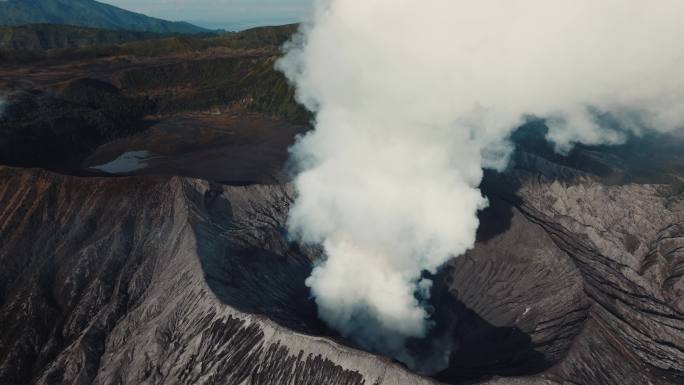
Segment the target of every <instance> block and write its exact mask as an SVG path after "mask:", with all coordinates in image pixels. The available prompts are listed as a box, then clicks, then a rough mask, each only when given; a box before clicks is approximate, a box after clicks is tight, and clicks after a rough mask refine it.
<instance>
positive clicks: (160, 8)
mask: <svg viewBox="0 0 684 385" xmlns="http://www.w3.org/2000/svg"><path fill="white" fill-rule="evenodd" d="M100 1H101V2H103V3H108V4H112V5H115V6H117V7H121V8H124V9H127V10H130V11H135V12H140V13H144V14H146V15H148V16H154V17H159V18H162V19H168V20H184V21H189V22H192V23H195V24H198V25H201V26H204V27H209V28H225V29H241V28H247V27H252V26H257V25H276V24H287V23H292V22H297V21H301V19H302V18H303V17H304V16H305V15H306V14H307V13H308V12H309V9H310V7H311V3H312V0H100Z"/></svg>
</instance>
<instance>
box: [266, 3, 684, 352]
mask: <svg viewBox="0 0 684 385" xmlns="http://www.w3.org/2000/svg"><path fill="white" fill-rule="evenodd" d="M681 15H684V2H681V1H678V0H676V1H675V0H663V1H659V2H657V3H653V2H637V1H624V0H572V1H570V0H565V1H548V0H518V1H511V0H478V1H475V0H470V1H465V0H432V1H429V2H425V1H420V0H366V1H357V0H321V1H318V2H316V5H315V11H314V14H313V16H312V18H311V21H310V22H309V23H307V24H306V25H304V26H303V27H302V30H301V34H300V35H299V36H297V37H296V38H295V39H294V41H293V42H292V43H291V44H290V45H289V46H288V48H287V53H286V55H285V57H284V58H283V59H281V60H280V62H279V63H278V68H279V69H280V70H282V71H283V72H284V73H285V74H286V75H287V76H288V78H289V79H290V80H291V81H292V82H293V84H295V85H296V87H297V97H298V100H299V101H300V102H301V103H302V104H304V105H305V106H306V107H307V108H309V109H310V110H311V111H314V112H315V116H316V118H315V126H316V129H315V131H313V132H311V133H310V134H308V135H306V136H305V137H303V138H302V139H301V140H300V141H299V142H298V143H297V144H296V145H295V146H294V147H293V149H292V157H293V159H294V160H295V162H296V164H297V165H298V166H299V173H298V175H297V177H296V179H295V184H296V188H297V191H298V197H297V199H296V202H295V204H294V206H293V208H292V210H291V214H290V218H289V228H290V231H291V232H292V233H293V234H296V235H297V236H298V237H300V238H301V239H302V240H303V241H305V242H310V243H320V244H322V245H323V247H324V250H325V254H326V258H325V259H324V260H323V261H321V262H320V264H319V265H318V266H317V267H316V268H315V270H314V272H313V274H312V276H311V277H310V278H309V279H308V280H307V285H308V286H309V287H310V288H311V290H312V293H313V295H314V296H315V298H316V302H317V304H318V307H319V312H320V316H321V318H322V319H323V320H325V321H326V322H327V323H328V324H329V325H331V326H332V327H334V328H336V329H337V330H339V331H340V332H342V334H344V335H345V336H348V337H350V338H353V339H355V340H356V341H357V342H358V343H359V344H361V345H363V346H365V347H367V348H369V349H373V350H377V351H380V352H383V353H385V354H389V355H392V356H394V357H397V358H399V359H401V360H403V361H405V362H408V363H410V362H411V358H410V353H409V352H407V350H406V349H405V348H404V345H405V340H406V339H408V338H420V337H424V336H425V335H426V333H427V332H428V330H429V329H430V326H431V323H430V321H429V314H428V311H427V310H426V307H425V306H424V303H425V301H427V300H428V299H429V298H428V296H429V294H428V293H427V290H425V288H426V287H427V286H429V285H430V282H429V281H426V280H425V279H423V278H422V277H423V272H424V271H429V272H434V271H436V270H437V269H438V268H439V267H440V266H441V265H442V264H443V263H444V262H445V261H447V260H448V259H449V258H451V257H453V256H458V255H461V254H463V253H464V252H466V251H467V250H468V249H469V248H471V247H472V246H473V244H474V241H475V233H476V230H477V227H478V220H477V213H478V210H481V209H482V208H484V207H486V205H487V200H486V199H485V198H484V197H483V196H482V195H481V193H480V191H479V189H478V186H479V184H480V182H481V179H482V175H483V171H482V170H483V168H495V169H503V168H504V167H506V165H507V162H508V156H509V154H510V152H511V150H512V148H511V145H510V143H509V142H508V138H509V136H510V134H511V133H512V132H513V131H514V130H515V128H516V127H518V126H520V125H521V123H522V122H524V120H525V117H526V116H530V115H534V116H537V117H541V118H544V119H546V120H547V124H548V126H549V133H548V139H549V140H550V141H552V142H553V143H554V144H555V145H556V148H557V149H558V150H559V151H561V152H563V151H567V150H568V149H570V148H571V147H572V146H573V145H574V144H576V143H585V144H618V143H621V142H623V141H624V140H625V136H626V134H627V133H634V134H637V135H638V134H641V133H643V132H644V131H646V130H657V131H670V130H674V129H677V128H679V127H681V126H682V122H683V121H684V119H682V116H681V112H682V111H684V45H683V44H681V36H684V23H682V22H681ZM606 122H610V123H611V124H606Z"/></svg>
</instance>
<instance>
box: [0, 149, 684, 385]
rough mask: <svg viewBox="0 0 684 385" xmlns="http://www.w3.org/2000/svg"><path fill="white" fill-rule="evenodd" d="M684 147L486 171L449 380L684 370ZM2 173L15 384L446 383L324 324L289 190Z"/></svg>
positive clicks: (626, 378) (451, 323)
mask: <svg viewBox="0 0 684 385" xmlns="http://www.w3.org/2000/svg"><path fill="white" fill-rule="evenodd" d="M521 140H522V141H525V140H531V139H529V138H522V139H521ZM646 142H647V141H646ZM649 143H650V144H649ZM668 143H670V145H668ZM672 143H675V141H672V140H667V141H665V142H663V141H661V140H655V141H653V142H647V143H646V144H644V141H642V142H640V144H639V145H638V148H639V150H640V151H639V152H634V151H633V149H630V147H629V146H625V147H623V148H618V149H615V150H610V149H590V148H580V149H578V150H576V151H575V152H573V153H572V154H570V156H568V157H559V156H556V155H554V154H553V153H552V152H550V151H546V150H543V149H541V150H540V146H539V145H537V144H533V145H530V146H531V147H534V148H535V151H527V152H526V151H520V152H519V153H518V154H517V155H516V159H515V166H514V167H513V168H512V169H511V170H509V171H507V172H506V173H504V174H497V175H488V176H487V177H486V179H485V182H484V183H483V190H484V192H485V193H486V194H487V195H488V196H489V197H490V200H491V202H492V205H491V206H490V208H489V209H487V210H486V211H485V212H483V213H482V215H481V220H482V226H481V229H480V232H479V233H478V243H477V245H476V247H475V249H473V250H472V251H470V252H468V253H467V254H466V255H464V256H462V257H460V258H457V259H453V260H452V261H451V262H449V264H448V265H447V266H446V267H445V268H444V269H443V270H442V271H441V272H440V273H439V274H438V276H436V277H434V278H435V280H436V283H437V284H436V285H435V290H434V293H433V303H434V305H435V307H436V310H435V313H434V317H435V319H436V321H437V326H436V328H435V329H434V330H433V335H432V336H431V337H433V339H432V340H433V341H434V340H440V341H447V342H449V344H450V345H451V349H452V352H451V355H450V357H449V359H448V362H449V365H448V368H447V369H445V370H443V371H441V372H440V373H438V374H437V375H436V376H435V377H436V378H437V379H438V380H439V381H442V382H444V383H485V384H487V383H490V384H635V385H636V384H681V383H684V365H683V364H682V363H683V362H684V295H683V294H684V254H682V251H681V250H682V249H683V248H684V244H683V243H684V200H682V198H683V196H682V191H684V190H683V189H682V188H681V186H682V183H681V181H682V176H683V175H684V173H682V172H681V169H680V167H679V166H680V165H681V164H684V163H678V158H677V156H676V154H677V151H678V150H677V149H678V148H681V141H679V142H677V145H676V146H675V145H671V144H672ZM649 146H651V147H649ZM677 146H679V147H677ZM644 154H649V156H647V157H645V155H644ZM0 180H1V181H2V183H0V234H2V236H1V237H0V264H2V266H3V268H2V269H0V326H1V327H0V330H1V332H0V383H3V384H33V383H36V384H293V385H294V384H297V385H299V384H369V385H370V384H430V383H436V380H432V379H427V378H421V377H419V376H417V375H413V374H410V373H409V372H408V371H406V370H405V369H404V368H402V367H401V366H400V365H399V364H396V363H392V362H391V361H389V360H387V359H384V358H379V357H377V356H374V355H372V354H369V353H365V352H361V351H359V350H356V349H354V348H351V347H349V346H347V345H346V343H345V341H344V340H342V339H340V338H339V337H337V336H335V334H334V333H332V332H331V331H329V330H327V329H326V327H325V325H322V324H321V323H320V321H318V320H317V319H316V317H315V311H316V310H315V307H314V306H313V304H312V303H311V301H310V300H309V299H308V295H307V291H306V288H305V287H304V285H303V279H304V278H305V277H306V275H307V274H308V272H309V270H310V269H311V264H312V262H311V261H312V260H313V259H315V258H316V257H317V251H316V250H315V249H307V248H301V247H298V246H297V245H294V244H291V243H289V242H288V241H287V240H286V238H285V233H284V219H285V216H286V214H287V210H288V206H289V204H290V201H291V200H290V196H291V191H290V190H289V188H288V187H286V186H277V185H270V186H259V185H254V186H247V187H226V186H221V185H215V184H210V183H208V182H204V181H200V180H195V179H191V178H180V177H129V178H78V177H70V176H62V175H58V174H53V173H49V172H46V171H41V170H36V169H17V168H1V169H0ZM424 344H425V343H424V342H421V341H415V350H416V352H418V353H420V352H421V351H426V352H427V351H429V349H430V347H429V346H424Z"/></svg>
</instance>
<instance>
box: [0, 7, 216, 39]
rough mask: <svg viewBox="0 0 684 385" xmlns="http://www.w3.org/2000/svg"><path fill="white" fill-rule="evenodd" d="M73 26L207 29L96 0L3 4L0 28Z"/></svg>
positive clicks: (165, 30)
mask: <svg viewBox="0 0 684 385" xmlns="http://www.w3.org/2000/svg"><path fill="white" fill-rule="evenodd" d="M38 23H50V24H69V25H77V26H83V27H95V28H105V29H116V30H129V31H148V32H157V33H202V32H209V31H208V30H206V29H204V28H200V27H197V26H195V25H192V24H189V23H185V22H171V21H166V20H162V19H157V18H153V17H149V16H145V15H142V14H139V13H135V12H130V11H126V10H123V9H121V8H117V7H114V6H111V5H108V4H103V3H99V2H97V1H93V0H9V1H4V2H0V25H24V24H38Z"/></svg>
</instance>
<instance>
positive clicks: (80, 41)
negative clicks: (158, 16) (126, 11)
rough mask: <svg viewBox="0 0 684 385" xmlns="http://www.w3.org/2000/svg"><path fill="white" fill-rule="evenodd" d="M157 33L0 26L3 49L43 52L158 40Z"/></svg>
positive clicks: (38, 25) (56, 26) (80, 28)
mask: <svg viewBox="0 0 684 385" xmlns="http://www.w3.org/2000/svg"><path fill="white" fill-rule="evenodd" d="M163 36H167V35H161V34H158V33H154V32H140V31H115V30H110V29H99V28H90V27H77V26H71V25H57V24H31V25H21V26H10V27H0V49H11V50H26V51H41V50H48V49H55V48H78V47H86V46H92V45H101V44H122V43H127V42H131V41H139V40H149V39H158V38H160V37H163Z"/></svg>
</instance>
